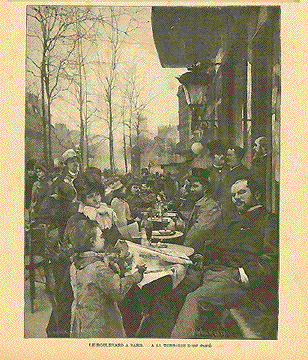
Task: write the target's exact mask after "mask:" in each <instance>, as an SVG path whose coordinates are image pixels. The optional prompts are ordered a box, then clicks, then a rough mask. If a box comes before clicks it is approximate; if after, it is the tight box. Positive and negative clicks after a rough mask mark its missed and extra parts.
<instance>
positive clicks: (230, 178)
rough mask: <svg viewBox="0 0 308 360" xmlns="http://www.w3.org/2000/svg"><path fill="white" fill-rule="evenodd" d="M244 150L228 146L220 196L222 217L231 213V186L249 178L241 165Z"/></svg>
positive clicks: (247, 171) (247, 172)
mask: <svg viewBox="0 0 308 360" xmlns="http://www.w3.org/2000/svg"><path fill="white" fill-rule="evenodd" d="M244 155H245V150H244V149H243V148H241V147H240V146H232V145H231V146H229V147H228V150H227V155H226V164H227V166H228V167H229V170H228V171H227V174H226V176H225V178H224V180H223V190H222V196H221V205H222V215H223V216H227V215H229V213H230V212H231V211H232V209H233V206H232V202H231V193H230V189H231V185H232V184H234V182H235V181H236V180H239V179H247V178H249V177H250V171H249V170H248V169H247V168H246V167H245V166H244V165H243V164H242V160H243V157H244Z"/></svg>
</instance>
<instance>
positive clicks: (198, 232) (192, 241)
mask: <svg viewBox="0 0 308 360" xmlns="http://www.w3.org/2000/svg"><path fill="white" fill-rule="evenodd" d="M202 170H203V169H202ZM200 175H201V174H200ZM202 175H204V176H202V177H201V176H193V177H191V179H190V182H191V188H190V191H191V198H192V199H193V200H194V201H195V206H194V209H193V211H192V214H191V216H190V219H189V222H188V225H187V230H186V235H185V240H184V244H183V245H185V246H189V247H192V248H194V250H195V252H202V250H203V248H204V246H205V241H206V240H207V239H209V238H210V232H211V230H212V229H213V228H214V226H215V225H216V224H217V222H218V220H219V218H220V215H221V211H220V208H219V206H218V204H217V202H216V201H215V200H213V199H212V197H211V196H210V194H209V185H210V184H209V181H208V172H207V171H206V170H204V173H203V174H202Z"/></svg>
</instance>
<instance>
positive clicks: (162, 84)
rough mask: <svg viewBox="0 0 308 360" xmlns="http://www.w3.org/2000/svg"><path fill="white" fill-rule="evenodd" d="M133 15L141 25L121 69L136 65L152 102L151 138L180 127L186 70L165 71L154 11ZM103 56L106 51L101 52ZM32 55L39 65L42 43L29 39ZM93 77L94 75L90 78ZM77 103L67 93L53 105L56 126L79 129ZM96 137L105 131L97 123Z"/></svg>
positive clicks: (133, 10) (138, 10) (125, 48)
mask: <svg viewBox="0 0 308 360" xmlns="http://www.w3.org/2000/svg"><path fill="white" fill-rule="evenodd" d="M130 12H131V13H132V16H133V17H134V19H135V20H136V21H138V23H139V28H137V29H136V30H135V31H132V32H131V33H130V34H129V36H127V41H126V42H125V45H124V46H123V49H122V55H121V66H122V70H125V69H124V68H125V67H127V68H129V66H131V65H132V64H136V72H137V74H138V83H139V84H138V85H139V86H140V87H142V88H143V89H144V90H143V96H144V98H145V100H149V99H152V100H151V101H150V103H149V105H148V106H147V108H146V111H145V116H146V117H147V120H148V131H149V134H150V135H152V136H155V135H156V133H157V128H158V127H159V126H163V125H169V124H170V125H178V98H177V95H176V94H177V90H178V85H179V82H178V80H177V79H176V77H177V76H179V75H181V74H182V73H183V72H185V71H186V69H166V68H162V66H161V64H160V61H159V58H158V54H157V51H156V48H155V44H154V40H153V35H152V27H151V7H142V8H140V7H139V8H130ZM31 27H32V28H34V27H35V24H34V22H33V21H32V20H31V19H30V21H28V28H29V29H28V31H30V30H31V29H30V28H31ZM99 51H101V53H102V52H103V49H100V50H99ZM27 52H28V55H29V56H30V57H32V58H35V57H37V61H38V62H39V54H40V52H39V43H38V42H35V40H34V39H33V38H31V39H28V43H27ZM90 76H91V75H90ZM27 77H28V82H30V83H31V81H32V82H36V86H37V85H38V84H39V82H38V80H37V79H34V78H33V76H32V75H31V74H27ZM116 96H117V101H118V102H119V103H120V101H121V94H117V95H116ZM72 102H73V100H72V99H70V95H69V94H68V93H67V92H66V93H65V94H64V93H63V94H60V96H58V97H57V98H56V99H55V100H54V102H53V104H52V109H51V110H52V123H64V124H66V125H67V127H68V128H69V129H70V130H73V129H77V128H78V112H77V111H76V108H75V107H74V106H72V105H71V103H72ZM90 131H91V132H93V133H102V132H104V131H105V128H104V126H103V125H102V124H100V123H99V122H97V121H93V123H92V125H91V126H90Z"/></svg>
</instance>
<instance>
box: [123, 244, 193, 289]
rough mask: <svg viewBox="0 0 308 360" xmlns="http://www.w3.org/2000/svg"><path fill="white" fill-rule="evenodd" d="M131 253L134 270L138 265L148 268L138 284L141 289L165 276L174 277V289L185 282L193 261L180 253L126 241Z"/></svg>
mask: <svg viewBox="0 0 308 360" xmlns="http://www.w3.org/2000/svg"><path fill="white" fill-rule="evenodd" d="M126 242H127V244H128V249H129V252H130V253H131V254H132V255H133V264H132V265H133V270H132V271H134V268H135V267H136V265H143V264H145V265H146V266H147V270H146V272H145V274H144V278H143V280H142V281H141V282H140V283H139V284H138V286H139V287H140V288H142V286H143V285H145V284H148V283H150V282H152V281H154V280H157V279H159V278H161V277H163V276H166V275H170V276H171V277H172V283H173V288H175V287H177V286H178V284H179V283H180V282H181V281H182V280H183V278H184V276H185V274H186V270H187V267H188V265H190V264H192V262H191V260H190V259H189V258H188V257H187V256H186V255H185V254H184V253H181V252H179V251H174V250H172V249H170V248H169V249H168V247H167V248H163V249H158V248H155V247H145V246H141V245H139V244H135V243H133V242H130V241H126Z"/></svg>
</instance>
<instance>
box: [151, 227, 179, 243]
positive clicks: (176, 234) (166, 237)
mask: <svg viewBox="0 0 308 360" xmlns="http://www.w3.org/2000/svg"><path fill="white" fill-rule="evenodd" d="M181 236H183V233H182V232H181V231H177V230H176V231H175V232H174V233H173V234H171V235H156V234H153V233H152V239H155V240H162V241H164V242H165V240H171V239H177V238H179V237H181Z"/></svg>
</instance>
